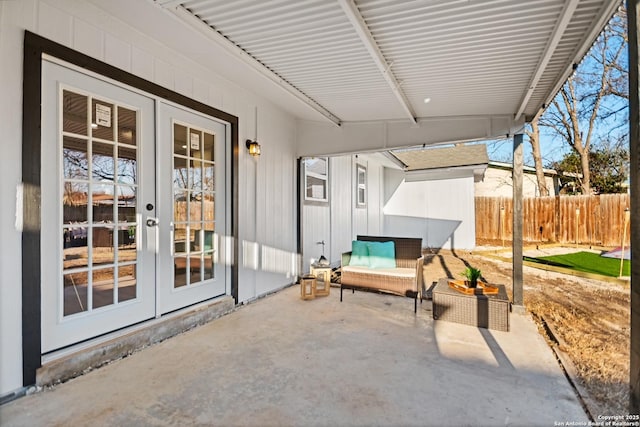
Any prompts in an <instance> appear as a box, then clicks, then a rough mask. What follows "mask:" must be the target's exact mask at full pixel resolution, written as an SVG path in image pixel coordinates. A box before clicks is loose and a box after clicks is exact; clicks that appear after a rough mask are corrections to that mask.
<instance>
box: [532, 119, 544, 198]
mask: <svg viewBox="0 0 640 427" xmlns="http://www.w3.org/2000/svg"><path fill="white" fill-rule="evenodd" d="M526 133H527V136H528V137H529V143H530V144H531V151H532V152H533V163H534V166H535V168H536V180H537V181H538V194H539V195H540V197H545V196H548V195H549V189H548V188H547V181H546V180H545V177H544V166H543V165H542V154H541V151H540V127H539V126H538V119H537V118H536V119H535V120H533V121H532V122H531V129H527V131H526Z"/></svg>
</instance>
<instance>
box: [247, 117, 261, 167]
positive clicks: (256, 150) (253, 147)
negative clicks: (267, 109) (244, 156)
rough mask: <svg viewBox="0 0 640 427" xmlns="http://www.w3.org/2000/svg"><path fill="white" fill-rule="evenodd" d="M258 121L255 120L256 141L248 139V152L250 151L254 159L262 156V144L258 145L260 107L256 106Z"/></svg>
mask: <svg viewBox="0 0 640 427" xmlns="http://www.w3.org/2000/svg"><path fill="white" fill-rule="evenodd" d="M255 111H256V119H255V122H254V124H255V127H256V128H255V132H254V136H255V138H254V140H253V141H252V140H250V139H247V142H246V144H247V150H249V154H251V155H252V156H253V157H258V156H259V155H260V144H258V107H257V106H256V110H255Z"/></svg>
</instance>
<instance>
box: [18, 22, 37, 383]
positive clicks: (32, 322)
mask: <svg viewBox="0 0 640 427" xmlns="http://www.w3.org/2000/svg"><path fill="white" fill-rule="evenodd" d="M33 42H34V40H32V38H31V37H29V33H26V34H25V45H24V52H23V54H24V56H23V70H24V71H23V73H24V75H23V81H22V186H23V193H22V197H23V199H22V209H23V213H22V384H23V385H24V386H27V385H31V384H35V382H36V370H37V369H38V368H39V367H40V365H41V363H40V355H41V346H40V343H41V340H40V334H41V330H40V322H41V318H40V275H41V274H40V164H41V159H40V156H41V154H40V123H41V120H40V118H41V112H40V100H41V86H42V78H41V77H42V67H41V59H42V50H41V49H39V48H38V46H37V45H35V44H34V43H33Z"/></svg>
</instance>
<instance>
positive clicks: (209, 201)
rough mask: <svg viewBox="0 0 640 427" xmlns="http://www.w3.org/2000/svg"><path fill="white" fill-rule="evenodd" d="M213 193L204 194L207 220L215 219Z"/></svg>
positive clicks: (205, 218) (204, 208)
mask: <svg viewBox="0 0 640 427" xmlns="http://www.w3.org/2000/svg"><path fill="white" fill-rule="evenodd" d="M213 199H214V195H213V193H204V194H203V195H202V206H203V214H204V220H205V221H215V219H216V218H215V206H214V202H213Z"/></svg>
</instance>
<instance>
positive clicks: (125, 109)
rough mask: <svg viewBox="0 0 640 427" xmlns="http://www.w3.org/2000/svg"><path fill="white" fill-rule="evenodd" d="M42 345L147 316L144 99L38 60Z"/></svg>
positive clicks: (150, 155) (151, 191)
mask: <svg viewBox="0 0 640 427" xmlns="http://www.w3.org/2000/svg"><path fill="white" fill-rule="evenodd" d="M42 76H43V79H42V171H41V174H42V175H41V183H42V186H41V189H42V197H41V200H42V210H41V212H42V222H41V224H42V230H41V236H42V237H41V238H42V240H41V260H42V261H41V268H42V284H41V292H42V298H41V301H42V307H41V309H42V351H43V353H46V352H49V351H52V350H55V349H58V348H61V347H64V346H67V345H70V344H74V343H77V342H80V341H83V340H86V339H88V338H92V337H95V336H98V335H101V334H104V333H106V332H110V331H113V330H116V329H119V328H122V327H124V326H127V325H131V324H133V323H136V322H140V321H142V320H145V319H149V318H152V317H154V316H155V260H156V258H155V257H156V252H157V247H156V241H157V236H156V233H157V230H156V228H155V227H147V226H146V221H147V220H148V219H149V218H154V217H155V216H156V211H155V204H156V200H155V197H156V194H155V167H154V138H155V135H154V133H155V128H154V103H155V102H154V100H153V99H151V98H149V97H146V96H143V95H140V94H137V93H134V92H132V91H130V90H127V89H124V88H122V87H119V86H116V85H114V84H111V83H108V82H105V81H102V80H99V79H97V78H94V77H91V76H88V75H85V74H83V73H80V72H78V71H75V70H72V69H70V68H66V67H64V66H62V65H60V64H55V63H52V62H49V61H43V64H42Z"/></svg>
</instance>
